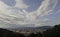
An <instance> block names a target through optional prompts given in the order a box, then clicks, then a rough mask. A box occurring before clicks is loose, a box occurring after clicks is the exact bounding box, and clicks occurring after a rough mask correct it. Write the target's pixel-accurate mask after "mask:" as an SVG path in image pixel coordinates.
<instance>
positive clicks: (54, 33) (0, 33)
mask: <svg viewBox="0 0 60 37" xmlns="http://www.w3.org/2000/svg"><path fill="white" fill-rule="evenodd" d="M0 37H60V24H59V25H55V26H54V27H53V28H51V29H48V30H46V31H44V32H43V33H41V32H37V33H31V34H29V35H27V36H26V35H24V34H22V33H16V32H13V31H9V30H6V29H2V28H0Z"/></svg>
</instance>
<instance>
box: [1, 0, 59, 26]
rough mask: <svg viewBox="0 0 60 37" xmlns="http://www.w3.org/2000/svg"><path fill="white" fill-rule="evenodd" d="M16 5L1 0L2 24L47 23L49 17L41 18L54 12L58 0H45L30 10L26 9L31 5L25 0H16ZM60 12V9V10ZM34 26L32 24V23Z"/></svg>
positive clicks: (37, 24)
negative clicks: (33, 9)
mask: <svg viewBox="0 0 60 37" xmlns="http://www.w3.org/2000/svg"><path fill="white" fill-rule="evenodd" d="M15 1H16V5H15V6H14V7H11V6H8V5H6V4H5V3H3V1H1V0H0V24H1V25H2V24H3V25H4V26H5V25H8V26H9V25H14V24H16V25H29V24H33V25H35V26H42V25H46V23H47V21H49V20H50V19H48V18H44V19H42V18H39V17H43V16H46V15H50V14H52V13H53V12H54V8H55V7H56V5H57V3H58V0H44V1H43V2H42V3H41V5H40V7H39V8H38V9H37V10H35V11H33V12H28V11H26V9H27V8H28V7H29V5H26V4H25V3H24V2H23V0H15ZM58 12H60V10H59V11H58ZM31 26H32V25H31Z"/></svg>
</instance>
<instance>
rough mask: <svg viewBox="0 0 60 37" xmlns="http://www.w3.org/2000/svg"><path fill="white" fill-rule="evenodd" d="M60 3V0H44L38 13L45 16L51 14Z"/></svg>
mask: <svg viewBox="0 0 60 37" xmlns="http://www.w3.org/2000/svg"><path fill="white" fill-rule="evenodd" d="M57 3H58V0H44V1H43V2H42V4H41V6H40V8H39V9H38V10H37V12H38V15H40V16H44V15H48V13H49V14H50V13H51V11H53V10H54V8H55V7H56V5H57Z"/></svg>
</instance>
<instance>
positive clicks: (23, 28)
mask: <svg viewBox="0 0 60 37" xmlns="http://www.w3.org/2000/svg"><path fill="white" fill-rule="evenodd" d="M50 28H52V26H41V27H18V28H7V29H10V30H47V29H50Z"/></svg>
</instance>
